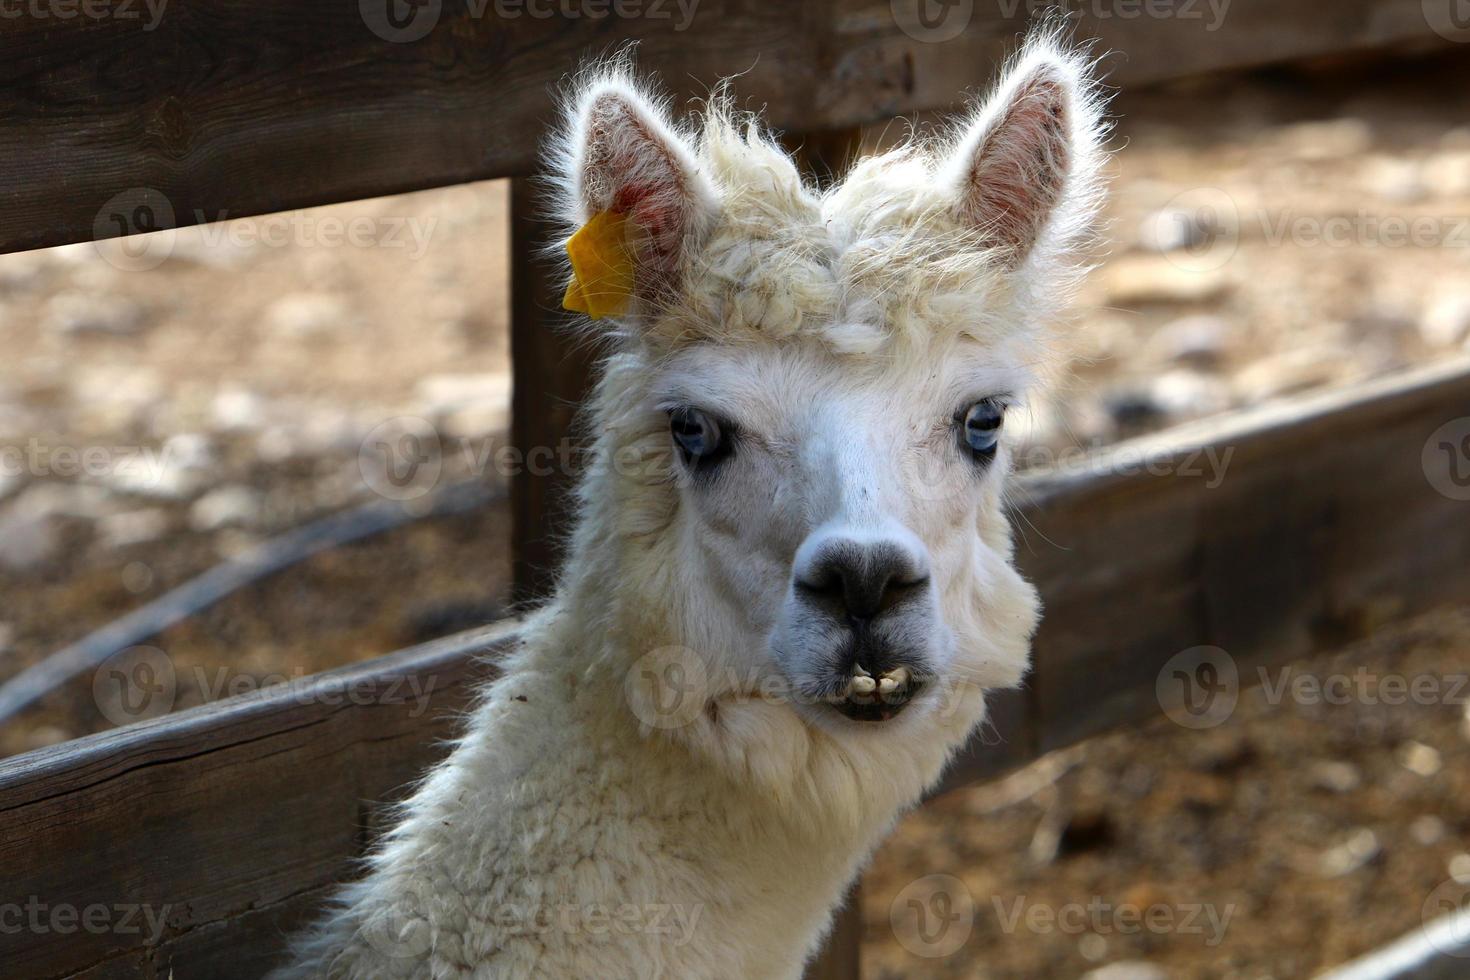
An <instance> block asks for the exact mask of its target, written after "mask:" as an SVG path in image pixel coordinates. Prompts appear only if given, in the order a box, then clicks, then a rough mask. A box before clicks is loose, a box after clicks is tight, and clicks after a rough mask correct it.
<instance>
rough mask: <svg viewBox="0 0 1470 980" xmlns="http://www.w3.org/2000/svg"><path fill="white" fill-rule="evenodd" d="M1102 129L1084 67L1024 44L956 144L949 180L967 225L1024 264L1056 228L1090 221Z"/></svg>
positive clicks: (1070, 56)
mask: <svg viewBox="0 0 1470 980" xmlns="http://www.w3.org/2000/svg"><path fill="white" fill-rule="evenodd" d="M1103 130H1104V127H1103V123H1102V120H1101V112H1100V109H1099V107H1098V104H1097V100H1096V98H1095V97H1094V95H1093V94H1092V82H1091V80H1090V79H1089V77H1088V65H1087V63H1086V62H1085V61H1084V59H1083V58H1082V57H1081V56H1080V55H1077V54H1075V53H1070V52H1067V51H1065V50H1062V49H1060V48H1058V47H1055V46H1054V45H1053V44H1051V43H1047V42H1045V41H1041V42H1035V43H1033V44H1031V45H1028V46H1027V48H1026V49H1024V50H1023V51H1022V53H1021V55H1020V57H1019V58H1018V59H1017V61H1016V62H1015V63H1014V64H1013V65H1012V66H1011V68H1010V70H1009V71H1007V72H1006V74H1005V76H1004V77H1003V78H1002V80H1001V82H1000V84H999V85H998V86H997V87H996V89H995V91H994V92H993V93H992V94H991V96H990V98H989V99H987V100H986V101H985V102H984V104H983V105H982V106H980V108H979V109H978V110H977V111H976V113H975V115H974V116H973V118H972V119H971V121H970V123H969V125H968V126H967V127H966V128H965V131H964V133H963V135H962V136H961V137H960V139H959V140H958V142H957V144H956V146H955V149H954V151H953V154H952V156H951V158H950V162H949V164H948V174H947V178H948V180H949V181H950V187H951V188H952V193H953V194H954V195H955V198H956V203H955V209H956V213H957V215H958V217H959V218H960V220H961V221H962V222H964V223H965V224H967V225H969V226H971V227H973V228H975V229H976V230H977V231H979V232H980V233H981V235H982V236H983V237H984V239H985V240H986V241H987V243H989V244H992V245H994V246H995V247H997V248H999V249H1001V250H1002V251H1003V252H1004V253H1006V254H1007V256H1008V258H1009V261H1010V262H1011V263H1012V264H1013V265H1019V264H1020V263H1021V262H1023V261H1025V259H1026V257H1027V256H1028V255H1030V254H1031V252H1032V251H1033V250H1034V249H1035V247H1036V245H1037V244H1038V242H1039V241H1041V240H1042V238H1043V237H1044V236H1045V235H1047V233H1048V231H1049V230H1050V229H1051V228H1058V229H1060V230H1061V231H1062V234H1063V236H1064V237H1065V236H1066V235H1070V234H1073V233H1075V232H1076V231H1079V230H1081V228H1083V227H1085V226H1086V224H1087V223H1088V222H1089V221H1090V219H1091V217H1092V212H1093V208H1094V202H1095V199H1096V196H1097V195H1096V193H1095V185H1096V184H1097V181H1098V179H1099V175H1100V171H1101V157H1102V153H1101V149H1100V145H1101V140H1102V135H1103Z"/></svg>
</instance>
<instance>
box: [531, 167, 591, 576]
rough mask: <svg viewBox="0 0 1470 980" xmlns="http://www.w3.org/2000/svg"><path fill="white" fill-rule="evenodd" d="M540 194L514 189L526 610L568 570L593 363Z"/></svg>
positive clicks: (539, 190)
mask: <svg viewBox="0 0 1470 980" xmlns="http://www.w3.org/2000/svg"><path fill="white" fill-rule="evenodd" d="M543 192H544V189H542V188H538V187H537V185H536V184H535V182H533V181H531V180H529V179H526V178H518V179H516V180H513V181H511V208H510V213H511V247H510V253H511V335H510V350H511V357H510V361H511V372H512V375H513V385H512V389H511V442H512V443H513V444H514V445H515V446H516V448H517V449H519V450H520V452H521V459H522V460H523V464H522V466H521V468H520V470H519V472H517V473H515V474H514V476H513V479H512V481H511V518H512V519H511V550H512V562H513V572H512V575H513V582H514V586H513V588H514V597H515V599H516V601H517V602H522V603H528V602H535V601H537V600H538V599H542V598H544V597H545V596H546V595H548V594H549V593H550V591H551V588H552V586H553V583H554V581H555V578H556V570H557V568H558V566H559V565H560V564H561V556H562V550H563V543H564V542H565V540H566V536H567V534H568V533H569V532H570V525H571V518H572V508H571V506H570V505H571V500H570V494H571V491H572V487H573V485H574V484H575V476H576V469H577V463H578V460H579V459H580V454H579V453H578V452H577V451H576V447H577V445H578V441H579V440H578V439H577V434H576V432H575V429H574V423H575V419H576V413H577V408H578V406H579V405H581V403H582V400H583V399H584V398H585V397H586V394H587V392H588V391H589V390H590V388H591V386H592V367H593V362H594V361H595V359H596V357H595V346H594V344H593V343H592V342H591V341H589V340H588V339H587V338H586V337H581V338H578V337H577V336H575V335H573V334H572V333H571V331H570V330H569V329H567V328H568V323H567V319H568V318H567V315H566V314H564V313H563V312H562V309H561V296H562V290H563V289H565V286H566V277H565V276H564V274H563V273H562V270H561V267H560V266H559V265H558V264H557V262H556V261H555V259H554V258H553V256H552V253H550V252H549V251H548V249H547V246H548V245H549V244H550V243H552V242H554V241H555V240H556V239H555V234H556V231H555V229H554V227H553V226H552V224H551V223H550V222H548V221H546V220H544V219H543V217H542V216H543V215H544V214H545V213H546V209H545V206H544V203H545V202H544V200H543V199H542V194H543Z"/></svg>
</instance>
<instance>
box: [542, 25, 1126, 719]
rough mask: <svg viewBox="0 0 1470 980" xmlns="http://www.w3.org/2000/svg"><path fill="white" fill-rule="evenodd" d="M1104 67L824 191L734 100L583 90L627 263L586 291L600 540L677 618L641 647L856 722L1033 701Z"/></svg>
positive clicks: (592, 488)
mask: <svg viewBox="0 0 1470 980" xmlns="http://www.w3.org/2000/svg"><path fill="white" fill-rule="evenodd" d="M1088 72H1089V65H1088V63H1087V62H1086V61H1085V60H1083V59H1082V58H1081V57H1080V56H1079V55H1078V54H1077V53H1075V52H1073V51H1071V50H1069V49H1068V48H1066V47H1065V46H1064V45H1062V44H1060V43H1058V42H1057V40H1056V39H1055V38H1054V37H1052V36H1050V35H1048V36H1041V37H1037V38H1034V39H1033V40H1032V41H1031V42H1029V43H1028V44H1027V45H1026V46H1025V48H1024V49H1023V50H1022V52H1021V53H1020V54H1019V55H1018V57H1016V58H1015V59H1013V61H1012V62H1011V63H1010V65H1009V67H1008V68H1007V70H1006V72H1005V73H1004V76H1003V78H1002V80H1001V81H1000V83H999V84H998V86H997V87H996V88H995V90H994V91H993V93H992V94H991V95H990V96H989V98H988V99H986V100H985V101H984V102H983V103H981V104H980V105H978V106H977V107H976V109H975V110H974V111H973V112H972V113H971V114H970V115H969V116H968V117H967V118H966V119H965V121H964V122H963V123H962V124H961V125H959V126H957V127H956V128H955V129H954V130H953V132H951V133H948V134H946V135H943V136H935V137H931V138H927V139H926V138H917V137H916V138H914V139H912V140H911V141H910V142H909V143H908V144H907V145H905V146H903V147H901V148H899V149H896V150H892V151H889V152H887V153H884V154H882V155H880V156H876V157H871V158H868V159H865V160H863V161H861V162H859V163H858V164H856V165H855V167H854V168H853V169H852V171H851V172H850V173H849V174H848V175H847V177H846V179H845V180H844V181H843V182H841V183H840V184H839V185H838V186H836V187H835V188H833V189H831V190H827V191H821V192H819V191H817V190H815V189H814V188H812V187H810V186H807V185H804V184H803V182H802V180H801V179H800V177H799V175H798V173H797V171H796V168H795V166H794V165H793V163H792V161H791V160H790V158H789V157H788V156H787V155H786V154H785V153H784V152H783V151H782V150H781V149H780V148H779V147H778V146H777V145H776V144H775V143H773V142H772V141H771V140H770V139H769V138H768V137H767V136H765V135H763V133H762V131H761V129H760V127H759V125H758V124H757V123H756V122H755V121H754V120H752V119H749V118H745V117H742V116H739V115H738V114H736V113H735V112H734V111H733V110H731V109H730V107H729V105H728V102H727V100H726V99H725V98H723V97H719V98H716V99H714V100H712V104H711V105H710V106H708V107H707V108H706V110H705V111H704V112H703V113H702V114H701V115H700V117H699V118H698V119H697V120H696V121H695V122H694V123H693V124H691V125H690V126H689V127H687V128H680V127H678V126H676V125H675V124H674V123H672V122H671V121H670V120H669V118H668V116H667V115H666V113H665V109H664V107H663V106H662V105H660V104H659V103H658V102H655V101H652V100H650V99H649V98H648V96H647V95H646V94H645V93H644V91H643V90H642V89H640V88H639V87H638V86H637V85H636V84H634V83H633V82H632V80H631V78H630V75H629V73H628V71H627V69H626V66H624V65H618V66H615V67H613V68H612V69H610V70H602V71H600V72H597V73H595V74H594V77H592V78H591V79H590V80H589V81H587V82H586V84H584V85H582V86H580V87H579V89H578V90H577V91H576V93H575V96H574V98H573V100H572V105H571V112H570V116H569V118H570V122H569V126H568V129H567V132H566V133H565V135H564V138H563V139H562V141H561V143H560V154H561V161H560V162H561V168H560V173H561V181H562V190H563V191H564V195H565V197H564V211H565V216H566V217H567V219H568V224H569V226H570V227H573V228H577V227H581V226H584V225H585V224H586V223H587V222H589V221H591V220H593V219H594V218H597V217H598V216H600V215H601V216H604V218H606V216H609V215H611V216H615V219H616V225H615V227H616V233H617V235H618V236H619V239H618V243H617V244H615V251H616V250H622V251H619V256H618V257H622V258H623V259H625V264H626V266H627V268H625V269H624V270H623V272H622V273H619V272H617V271H614V272H613V273H611V274H610V275H611V278H612V279H613V280H616V281H614V282H613V284H612V285H611V286H608V285H607V283H605V282H604V283H599V282H581V283H579V284H578V285H577V286H576V288H579V289H586V290H589V291H596V290H598V289H599V288H607V289H610V290H611V291H612V292H613V293H615V294H616V295H615V296H614V297H613V298H614V299H615V300H616V301H617V303H616V305H617V307H618V314H617V315H614V316H610V317H608V318H606V319H599V320H598V321H597V323H596V326H598V327H606V328H607V336H608V338H609V340H610V342H611V344H612V346H613V353H612V355H611V356H610V358H609V360H608V364H607V369H606V376H605V377H604V379H603V382H602V386H601V389H600V391H599V395H598V401H597V405H596V408H595V412H596V415H595V416H594V418H593V419H592V420H591V421H592V425H593V426H594V428H595V429H596V433H597V438H598V440H599V443H600V447H601V449H602V450H603V451H602V452H599V453H598V457H599V459H601V460H602V461H601V462H599V463H598V464H596V465H597V470H595V471H594V473H593V474H592V475H591V477H590V479H589V481H588V483H587V484H586V485H585V486H584V490H583V509H584V525H585V526H584V527H583V528H582V529H581V530H580V531H579V533H580V534H581V535H582V539H583V542H584V544H585V543H586V542H589V541H591V540H594V539H598V538H600V539H601V540H603V541H605V542H607V543H609V548H607V549H604V550H611V551H613V552H616V553H617V555H618V556H619V557H618V565H617V570H616V571H612V570H610V569H607V568H603V569H601V570H600V572H598V573H599V574H604V575H609V574H610V575H612V576H613V577H615V578H616V579H617V580H618V581H617V582H615V583H612V587H613V588H614V589H616V590H622V591H623V592H625V593H626V594H627V595H626V597H627V598H629V599H631V600H633V601H632V602H630V603H629V605H630V606H636V607H638V608H640V609H643V610H644V615H645V617H646V618H647V619H648V620H650V621H651V620H652V619H653V618H655V617H656V618H657V619H658V620H659V622H660V623H661V624H665V625H660V626H652V625H649V622H642V623H640V622H633V623H630V624H628V626H627V629H628V632H629V633H634V632H637V633H638V634H639V636H640V638H642V639H643V640H644V641H645V642H646V643H647V644H648V645H653V644H654V643H656V642H658V641H659V640H662V641H663V642H672V643H678V644H681V645H682V646H685V647H688V648H692V649H697V650H700V651H701V653H702V654H703V655H706V656H707V658H708V662H709V665H710V666H711V667H712V668H714V669H716V670H718V671H719V672H720V678H721V679H720V681H719V683H720V684H722V685H723V687H725V688H729V689H731V690H732V691H733V690H738V689H741V688H750V689H753V684H754V683H756V682H764V681H765V680H768V679H770V678H778V679H780V680H783V681H784V682H786V683H787V684H788V685H789V690H790V692H791V693H792V694H793V695H794V696H793V697H792V698H791V700H792V701H793V703H794V704H795V705H796V709H795V710H798V711H800V712H802V713H803V714H804V715H806V716H807V717H808V718H810V719H812V720H816V721H818V722H820V723H823V724H828V725H833V726H838V727H840V726H843V725H852V724H854V723H856V722H863V721H884V722H887V721H889V719H898V721H896V722H894V723H896V724H903V723H906V722H904V721H903V720H902V719H904V718H912V717H915V716H921V715H923V714H924V713H925V709H924V708H921V707H918V706H920V705H928V706H930V707H931V708H932V707H933V706H934V705H936V704H937V703H938V702H940V701H941V700H942V699H943V697H944V695H945V693H946V692H950V693H952V692H953V690H954V687H955V685H956V684H964V685H968V686H971V687H975V688H986V687H993V686H1005V685H1008V684H1012V683H1015V681H1016V680H1018V679H1019V677H1020V674H1021V672H1022V671H1023V670H1024V667H1025V661H1026V650H1027V644H1028V641H1029V638H1030V634H1031V633H1032V631H1033V629H1034V627H1035V623H1036V617H1037V603H1036V599H1035V595H1034V593H1033V592H1032V590H1031V589H1030V587H1029V586H1028V585H1027V584H1026V583H1025V582H1024V581H1022V579H1021V578H1020V577H1019V576H1018V575H1017V574H1016V573H1015V571H1014V570H1013V569H1012V568H1011V566H1010V557H1011V543H1010V532H1009V528H1008V524H1007V522H1006V519H1005V515H1004V512H1003V500H1004V490H1003V486H1004V482H1005V480H1006V477H1007V470H1008V456H1009V449H1008V442H1009V440H1008V438H1007V434H1006V423H1005V420H1006V417H1007V415H1008V414H1014V413H1015V412H1018V411H1022V410H1024V405H1025V399H1026V396H1027V393H1028V392H1029V391H1030V390H1031V389H1032V386H1033V383H1034V381H1035V380H1036V376H1037V374H1038V370H1039V367H1040V366H1041V365H1042V364H1043V363H1044V362H1045V361H1046V359H1047V358H1046V353H1045V351H1046V343H1045V339H1044V338H1045V332H1044V327H1045V326H1046V324H1047V322H1048V321H1049V320H1051V319H1052V318H1053V317H1054V316H1055V314H1057V313H1058V312H1059V307H1060V305H1061V303H1062V302H1063V300H1064V297H1065V295H1066V293H1067V292H1068V289H1069V286H1070V285H1071V284H1072V280H1073V279H1074V278H1075V273H1076V263H1075V262H1074V261H1073V259H1072V252H1073V251H1074V249H1075V248H1076V246H1077V242H1078V239H1079V237H1080V236H1081V235H1082V234H1083V233H1084V232H1085V231H1086V229H1087V227H1088V225H1089V223H1090V220H1091V218H1092V215H1093V212H1094V209H1095V202H1096V198H1097V186H1098V182H1099V170H1100V168H1101V164H1102V157H1103V154H1102V151H1101V149H1100V143H1101V140H1102V135H1103V125H1102V123H1101V121H1100V109H1099V103H1098V100H1097V97H1096V95H1095V86H1094V84H1093V82H1091V80H1090V78H1089V74H1088ZM615 258H616V257H615ZM614 264H616V263H614ZM620 276H621V279H620V278H619V277H620ZM633 461H638V465H632V464H633ZM584 550H585V549H584ZM634 618H635V620H636V619H637V617H636V616H635V617H634ZM669 623H671V624H672V625H667V624H669ZM886 727H887V726H883V725H879V726H876V727H875V729H874V730H878V729H884V728H886Z"/></svg>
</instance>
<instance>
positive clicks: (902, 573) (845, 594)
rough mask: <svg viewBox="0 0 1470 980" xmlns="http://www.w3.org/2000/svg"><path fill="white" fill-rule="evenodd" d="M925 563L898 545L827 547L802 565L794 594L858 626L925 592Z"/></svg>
mask: <svg viewBox="0 0 1470 980" xmlns="http://www.w3.org/2000/svg"><path fill="white" fill-rule="evenodd" d="M928 584H929V573H928V570H927V569H926V568H925V567H924V563H923V562H922V561H921V560H920V559H918V558H917V557H915V556H914V555H913V554H912V553H911V552H910V550H909V549H908V548H905V547H903V546H902V545H901V544H899V543H897V542H891V541H879V542H869V543H865V542H858V541H850V540H847V541H844V540H838V541H829V542H827V543H826V544H824V545H823V546H822V547H820V548H819V549H817V550H816V552H815V553H814V554H813V555H812V556H811V559H810V560H809V561H807V562H804V563H802V565H801V567H800V568H799V569H798V572H797V575H796V591H797V592H798V593H800V594H801V595H803V596H804V597H806V598H807V599H808V600H809V601H812V602H815V603H817V604H819V605H823V606H826V607H827V608H828V610H829V611H830V612H832V613H833V614H835V615H838V616H840V617H842V618H846V619H847V620H849V621H851V622H852V623H853V624H854V625H861V624H863V623H866V622H868V621H869V620H871V619H874V618H876V617H878V616H879V615H881V614H883V613H884V612H887V611H888V610H889V609H892V608H893V607H894V606H897V605H899V604H900V603H902V602H903V601H904V600H905V599H907V598H909V597H911V596H914V595H918V594H920V593H921V592H923V590H924V589H925V588H926V587H927V586H928Z"/></svg>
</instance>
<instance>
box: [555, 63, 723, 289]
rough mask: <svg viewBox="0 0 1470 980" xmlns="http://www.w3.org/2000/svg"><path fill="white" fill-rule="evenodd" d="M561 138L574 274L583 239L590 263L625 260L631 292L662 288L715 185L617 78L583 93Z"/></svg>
mask: <svg viewBox="0 0 1470 980" xmlns="http://www.w3.org/2000/svg"><path fill="white" fill-rule="evenodd" d="M568 142H569V146H568V149H569V150H570V160H569V161H568V164H569V165H568V167H567V173H566V174H565V178H566V180H567V182H568V184H569V185H570V186H569V187H568V188H567V190H568V191H569V192H570V194H571V196H572V198H573V201H572V202H571V203H572V207H571V208H570V209H569V210H571V211H572V212H573V215H572V216H573V217H574V218H575V220H576V223H577V224H579V225H581V226H582V231H581V232H579V233H578V234H577V235H574V236H573V238H572V241H571V242H569V251H570V252H571V254H572V260H573V266H574V273H575V274H576V275H579V276H580V275H582V274H583V273H582V270H581V268H579V267H578V266H579V264H578V258H579V254H578V245H579V242H578V239H579V238H582V239H586V240H587V241H588V242H590V245H589V247H588V248H586V249H583V251H582V254H584V255H587V254H589V253H591V252H597V253H600V254H596V255H593V256H592V259H594V260H595V261H596V262H602V261H603V260H604V259H607V258H608V254H609V253H610V252H616V253H617V254H616V257H615V258H616V263H615V264H617V263H623V264H626V266H627V268H626V269H625V270H624V272H625V273H626V276H625V278H627V279H628V280H629V281H628V283H627V287H626V288H627V290H628V291H629V292H630V293H632V294H636V295H639V296H644V297H647V296H649V295H653V294H656V293H657V292H659V291H660V290H663V289H667V288H668V287H669V286H670V285H671V284H672V283H673V281H674V279H675V277H676V275H677V273H678V271H679V268H680V262H681V259H682V256H683V254H684V251H685V249H686V247H687V246H688V245H689V243H690V242H691V241H692V240H694V239H696V238H697V237H698V235H699V234H700V232H702V231H703V229H704V228H705V227H706V225H707V222H708V220H709V218H710V217H711V216H712V215H713V214H714V211H715V194H714V191H713V190H712V189H711V187H710V185H709V182H708V180H707V179H706V178H705V177H704V175H703V174H701V173H700V171H699V167H698V164H697V163H696V160H695V155H694V151H693V150H692V148H691V147H690V145H689V144H688V143H686V142H685V140H684V139H683V138H682V137H681V136H680V135H679V134H678V133H677V132H676V131H675V130H674V128H673V126H671V125H670V124H669V122H668V120H667V119H666V117H665V116H664V113H663V112H662V111H661V110H660V108H659V107H658V106H656V105H655V104H653V103H651V102H650V101H648V100H647V99H645V98H644V97H643V96H642V95H640V94H639V93H638V91H637V90H636V89H635V88H634V87H633V86H632V85H631V84H629V83H628V82H627V81H626V80H625V79H623V78H614V79H611V80H605V81H601V82H599V83H596V84H594V85H592V86H591V87H589V88H588V89H587V90H586V91H584V92H583V93H582V95H581V97H580V98H579V99H578V100H577V104H576V109H575V112H574V115H573V118H572V121H571V131H570V133H569V140H568ZM584 233H590V234H584ZM614 238H615V239H616V241H613V240H612V239H614ZM608 261H613V260H612V259H608ZM574 285H575V284H574ZM629 298H631V297H629ZM568 305H571V304H570V303H569V304H568ZM594 305H595V304H594ZM617 305H618V304H614V306H617ZM574 308H575V307H574ZM625 311H626V310H625V309H618V308H613V309H611V310H610V312H611V313H613V314H616V313H622V312H625ZM588 312H591V313H592V315H593V316H594V317H595V316H598V315H602V314H601V313H599V312H598V311H597V310H591V311H588Z"/></svg>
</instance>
